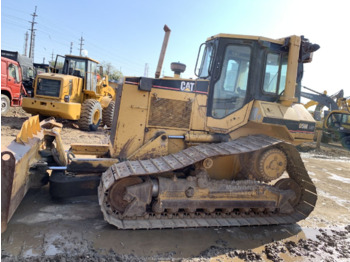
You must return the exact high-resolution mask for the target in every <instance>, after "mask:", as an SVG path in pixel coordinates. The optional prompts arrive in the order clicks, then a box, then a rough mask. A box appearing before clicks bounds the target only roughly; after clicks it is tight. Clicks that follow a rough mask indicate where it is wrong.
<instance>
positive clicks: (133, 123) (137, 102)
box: [1, 26, 319, 230]
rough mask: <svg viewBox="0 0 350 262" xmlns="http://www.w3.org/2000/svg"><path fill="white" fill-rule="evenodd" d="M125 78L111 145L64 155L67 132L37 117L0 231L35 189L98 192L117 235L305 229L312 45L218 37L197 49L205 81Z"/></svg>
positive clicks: (15, 169) (9, 155)
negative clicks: (302, 99) (306, 83)
mask: <svg viewBox="0 0 350 262" xmlns="http://www.w3.org/2000/svg"><path fill="white" fill-rule="evenodd" d="M164 31H165V37H164V41H163V46H162V49H161V55H160V58H159V62H158V67H157V70H156V74H155V78H148V77H125V78H124V80H123V83H122V84H120V85H119V87H118V89H117V94H116V98H115V110H114V119H113V123H112V128H111V133H110V141H109V142H108V143H107V144H93V145H89V144H72V145H71V147H70V149H69V150H68V152H67V153H66V152H65V151H64V150H63V143H62V140H61V137H60V129H61V125H60V124H59V123H56V122H55V121H54V120H52V119H51V120H47V121H42V122H39V119H38V117H35V116H34V117H31V118H30V119H28V120H27V121H26V122H25V123H24V124H23V126H22V129H21V131H20V133H19V134H18V135H17V137H16V139H15V141H13V142H12V143H11V144H10V145H9V146H8V147H7V148H6V149H5V150H4V151H3V152H2V159H1V165H2V171H3V172H2V184H1V186H2V193H1V194H2V198H1V201H2V212H1V213H2V217H1V218H2V230H5V229H6V225H7V222H8V221H9V220H10V219H11V217H12V215H13V213H14V212H15V210H16V208H17V207H18V205H19V204H20V202H21V200H22V198H23V197H24V195H25V193H26V192H27V190H28V189H29V188H31V187H34V186H41V185H43V184H45V183H47V181H49V184H50V193H51V195H52V196H53V197H54V198H64V197H74V196H77V195H83V194H97V195H98V201H99V204H100V207H101V211H102V213H103V215H104V219H105V220H106V221H107V222H108V223H110V224H112V225H114V226H115V227H117V228H119V229H161V228H193V227H232V226H253V225H278V224H289V223H296V222H297V221H300V220H302V219H305V218H306V217H307V216H308V215H309V214H310V213H311V212H312V210H313V209H314V207H315V204H316V200H317V193H316V188H315V186H314V184H313V182H312V180H311V179H310V177H309V175H308V172H307V170H306V168H305V166H304V164H303V161H302V159H301V157H300V155H299V153H298V151H297V150H296V148H295V145H298V144H300V143H303V142H307V141H312V140H313V136H314V130H315V120H314V119H313V117H312V116H311V115H310V113H309V112H308V111H307V110H306V109H305V107H304V106H303V105H302V104H298V103H296V101H297V98H296V97H295V92H296V88H297V87H298V86H299V87H300V85H301V78H302V74H303V63H307V62H310V61H311V60H312V55H313V53H314V52H315V51H316V50H317V49H318V48H319V46H318V45H317V44H312V43H311V42H310V41H309V40H308V39H306V38H305V37H304V36H296V35H292V36H288V37H285V38H280V39H270V38H266V37H259V36H247V35H234V34H217V35H214V36H211V37H209V38H208V39H207V40H206V41H205V42H204V43H203V44H202V45H201V46H200V48H199V53H198V56H197V62H196V66H195V68H196V69H195V74H196V76H197V78H196V79H192V78H189V79H187V78H181V76H180V75H181V73H183V72H184V70H185V67H186V66H185V65H184V64H182V63H172V64H171V68H172V70H173V71H174V76H173V77H163V78H160V77H159V76H160V72H161V68H162V64H163V59H164V55H165V50H166V45H167V42H168V39H169V35H170V29H169V28H168V27H167V26H164Z"/></svg>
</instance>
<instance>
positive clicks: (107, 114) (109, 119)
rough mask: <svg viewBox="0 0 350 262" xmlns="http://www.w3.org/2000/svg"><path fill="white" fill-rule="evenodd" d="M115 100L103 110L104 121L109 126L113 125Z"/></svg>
mask: <svg viewBox="0 0 350 262" xmlns="http://www.w3.org/2000/svg"><path fill="white" fill-rule="evenodd" d="M114 107H115V102H114V101H111V102H110V103H109V105H108V106H107V107H106V108H104V109H103V111H102V123H103V125H106V126H108V127H111V126H112V123H113V115H114Z"/></svg>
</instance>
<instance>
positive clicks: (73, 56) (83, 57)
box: [66, 55, 100, 64]
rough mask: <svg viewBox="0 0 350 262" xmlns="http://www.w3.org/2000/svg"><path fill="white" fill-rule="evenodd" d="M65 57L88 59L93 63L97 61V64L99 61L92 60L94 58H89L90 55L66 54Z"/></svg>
mask: <svg viewBox="0 0 350 262" xmlns="http://www.w3.org/2000/svg"><path fill="white" fill-rule="evenodd" d="M66 57H72V58H79V59H85V60H90V61H92V62H95V63H97V64H99V63H100V62H99V61H97V60H94V59H92V58H90V57H87V56H76V55H66Z"/></svg>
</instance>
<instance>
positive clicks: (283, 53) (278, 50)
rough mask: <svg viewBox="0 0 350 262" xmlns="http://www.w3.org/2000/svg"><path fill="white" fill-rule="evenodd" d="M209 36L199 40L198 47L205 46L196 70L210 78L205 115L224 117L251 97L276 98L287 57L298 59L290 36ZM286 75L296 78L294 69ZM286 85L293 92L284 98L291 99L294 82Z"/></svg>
mask: <svg viewBox="0 0 350 262" xmlns="http://www.w3.org/2000/svg"><path fill="white" fill-rule="evenodd" d="M212 38H213V39H209V40H208V41H207V42H206V43H204V44H202V46H201V49H202V48H203V46H205V49H204V51H203V55H202V61H201V63H200V66H199V68H198V70H196V71H198V73H197V76H198V77H199V78H203V79H209V80H210V88H209V90H210V92H209V101H208V102H209V103H208V111H207V113H208V116H210V117H213V118H224V117H226V116H228V115H230V114H232V113H233V112H236V111H238V110H239V109H241V108H242V107H243V106H244V105H245V104H247V103H248V102H249V101H251V100H253V99H257V100H263V101H269V102H275V101H277V100H279V98H280V97H281V95H282V94H283V93H284V90H285V88H286V79H287V68H288V61H289V60H290V62H291V61H292V60H293V59H294V60H295V59H298V56H297V57H293V56H294V55H295V54H291V53H292V52H290V49H292V48H293V46H292V45H290V44H289V42H290V41H291V38H285V39H281V40H272V39H263V38H260V37H247V36H244V37H243V36H241V37H240V36H236V35H217V36H214V37H212ZM303 44H305V45H308V44H310V43H308V42H307V41H304V42H303ZM200 53H201V50H200ZM289 54H291V55H289ZM299 61H300V62H301V63H302V62H304V61H301V60H299ZM289 76H290V78H291V79H294V83H295V82H296V80H297V78H299V77H297V72H296V71H294V72H293V71H290V72H289ZM287 88H290V89H292V90H291V91H292V94H293V96H292V97H288V98H287V99H290V100H292V101H294V100H295V99H294V93H295V86H294V85H293V84H292V85H288V86H287ZM293 88H294V89H293Z"/></svg>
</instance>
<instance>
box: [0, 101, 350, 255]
mask: <svg viewBox="0 0 350 262" xmlns="http://www.w3.org/2000/svg"><path fill="white" fill-rule="evenodd" d="M27 117H28V114H25V113H24V112H23V111H22V110H21V109H19V108H18V109H16V110H11V111H10V112H9V113H8V114H7V115H6V116H5V117H2V119H1V122H2V126H1V133H2V134H1V136H2V141H1V145H2V147H3V146H4V145H6V144H8V143H9V142H10V141H11V140H13V139H14V138H15V135H16V134H17V132H18V131H19V129H20V127H21V125H22V123H23V121H24V120H25V119H27ZM62 122H63V124H64V128H63V130H62V140H63V142H64V143H65V147H66V148H68V147H69V145H70V143H73V142H74V143H75V142H78V143H80V142H81V143H86V141H89V143H104V142H105V140H106V138H107V136H108V131H106V130H103V129H102V128H101V129H100V130H99V131H98V132H94V133H92V132H83V131H80V130H78V129H76V128H75V127H74V125H73V124H72V123H71V122H66V121H62ZM299 150H300V151H301V152H302V153H301V155H302V158H303V161H304V162H305V165H306V168H307V170H308V172H309V175H310V177H311V178H312V180H313V181H314V183H315V185H316V187H317V191H318V195H319V198H318V202H317V205H316V208H315V210H314V211H313V212H312V213H311V215H310V216H309V217H308V218H307V219H306V220H303V221H301V222H299V223H298V224H294V225H286V226H266V227H243V228H212V229H207V228H203V229H176V230H138V231H130V230H128V231H122V230H116V229H115V228H114V227H112V226H110V225H109V224H107V223H106V222H105V221H104V220H103V216H102V214H101V212H100V208H99V206H98V203H97V197H96V196H90V197H79V198H72V199H66V200H61V201H54V200H52V199H51V198H50V196H49V192H48V187H44V188H42V189H38V190H30V191H29V192H28V194H27V196H26V197H25V198H24V200H23V202H22V204H21V205H20V207H19V209H18V210H17V211H16V213H15V215H14V216H13V218H12V220H11V222H10V223H9V225H8V229H7V231H6V232H5V233H3V234H2V235H1V249H2V252H1V259H2V261H164V260H165V261H349V260H350V250H349V247H350V226H349V225H350V194H349V192H350V171H349V170H350V152H349V151H346V150H344V149H342V148H341V147H340V146H339V145H337V144H330V145H325V144H322V147H321V151H315V144H314V143H308V144H304V145H302V146H301V147H299Z"/></svg>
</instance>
